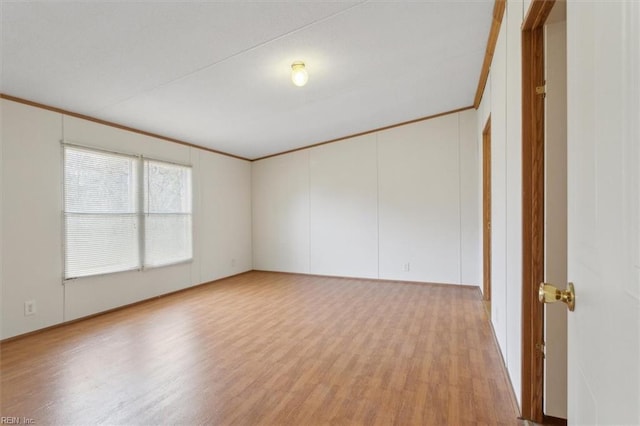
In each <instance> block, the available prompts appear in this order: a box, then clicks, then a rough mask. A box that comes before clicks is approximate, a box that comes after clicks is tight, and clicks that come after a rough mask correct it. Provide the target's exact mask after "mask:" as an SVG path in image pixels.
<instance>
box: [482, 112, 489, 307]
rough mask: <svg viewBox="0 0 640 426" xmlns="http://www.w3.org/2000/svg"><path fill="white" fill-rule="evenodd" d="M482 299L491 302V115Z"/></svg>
mask: <svg viewBox="0 0 640 426" xmlns="http://www.w3.org/2000/svg"><path fill="white" fill-rule="evenodd" d="M482 247H483V250H482V265H483V275H482V298H483V299H484V300H485V301H487V302H491V115H489V118H488V119H487V123H486V124H485V126H484V130H483V131H482Z"/></svg>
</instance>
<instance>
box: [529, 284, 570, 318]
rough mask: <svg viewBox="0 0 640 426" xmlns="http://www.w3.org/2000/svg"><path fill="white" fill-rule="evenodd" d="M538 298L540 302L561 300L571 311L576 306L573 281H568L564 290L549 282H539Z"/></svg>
mask: <svg viewBox="0 0 640 426" xmlns="http://www.w3.org/2000/svg"><path fill="white" fill-rule="evenodd" d="M538 299H539V300H540V301H541V302H542V303H555V302H563V303H565V304H566V305H567V307H568V308H569V310H570V311H571V312H573V310H574V309H575V308H576V292H575V289H574V288H573V283H569V284H568V285H567V289H566V290H558V289H557V288H556V287H554V286H553V285H551V284H547V283H540V287H539V289H538Z"/></svg>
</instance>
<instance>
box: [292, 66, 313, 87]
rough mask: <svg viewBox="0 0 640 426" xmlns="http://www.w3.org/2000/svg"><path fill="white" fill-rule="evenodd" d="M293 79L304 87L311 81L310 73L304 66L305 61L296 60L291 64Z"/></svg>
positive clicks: (299, 85) (296, 83) (294, 82)
mask: <svg viewBox="0 0 640 426" xmlns="http://www.w3.org/2000/svg"><path fill="white" fill-rule="evenodd" d="M291 81H293V84H295V85H296V86H298V87H302V86H304V85H305V84H307V81H309V74H308V73H307V70H306V69H305V67H304V62H302V61H296V62H294V63H293V64H291Z"/></svg>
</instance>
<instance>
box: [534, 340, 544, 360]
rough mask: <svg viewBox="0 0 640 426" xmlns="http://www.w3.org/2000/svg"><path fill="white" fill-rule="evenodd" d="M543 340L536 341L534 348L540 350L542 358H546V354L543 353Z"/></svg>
mask: <svg viewBox="0 0 640 426" xmlns="http://www.w3.org/2000/svg"><path fill="white" fill-rule="evenodd" d="M544 347H545V346H544V342H542V343H536V349H537V350H539V351H540V353H541V354H542V359H544V358H546V355H545V353H544Z"/></svg>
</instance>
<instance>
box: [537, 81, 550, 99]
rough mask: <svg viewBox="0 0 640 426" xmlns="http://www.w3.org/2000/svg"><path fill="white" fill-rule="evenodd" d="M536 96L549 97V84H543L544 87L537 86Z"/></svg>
mask: <svg viewBox="0 0 640 426" xmlns="http://www.w3.org/2000/svg"><path fill="white" fill-rule="evenodd" d="M536 95H542V96H543V97H544V96H546V95H547V84H546V83H545V84H543V85H542V86H536Z"/></svg>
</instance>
